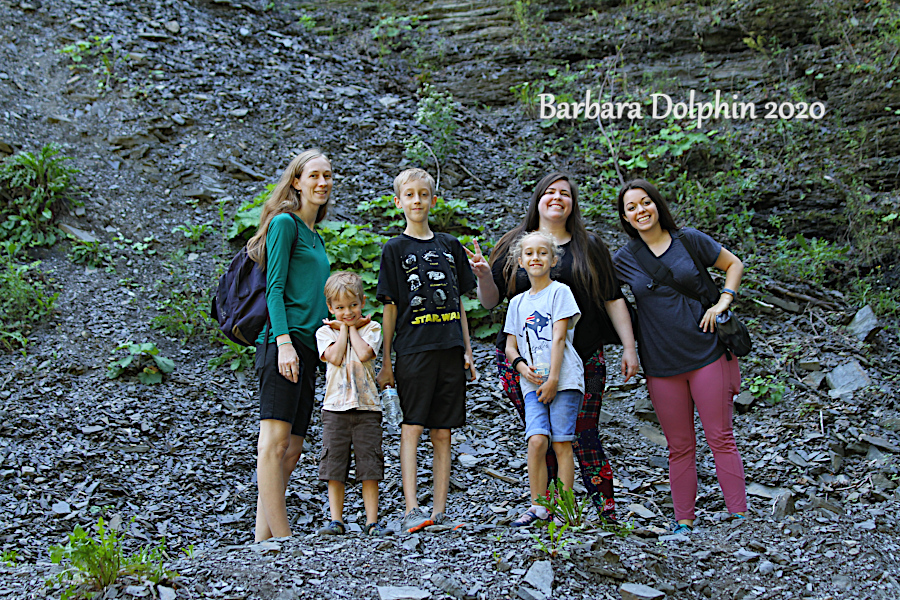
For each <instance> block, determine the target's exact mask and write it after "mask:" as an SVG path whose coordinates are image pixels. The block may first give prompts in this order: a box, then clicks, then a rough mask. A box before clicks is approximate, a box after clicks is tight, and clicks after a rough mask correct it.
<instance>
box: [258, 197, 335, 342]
mask: <svg viewBox="0 0 900 600" xmlns="http://www.w3.org/2000/svg"><path fill="white" fill-rule="evenodd" d="M294 232H296V234H295V233H294ZM295 235H296V236H299V237H298V238H297V245H296V247H295V248H294V254H293V255H290V254H291V244H293V242H294V237H295ZM330 273H331V266H330V265H329V264H328V256H327V255H326V254H325V243H324V242H323V241H322V238H321V236H319V234H318V233H316V232H315V231H310V229H309V227H307V226H306V225H305V224H304V223H303V222H302V221H300V220H299V219H296V218H295V217H294V216H293V215H291V214H288V213H284V214H280V215H277V216H276V217H274V218H273V219H272V220H271V221H270V222H269V230H268V232H267V233H266V305H267V306H268V307H269V317H270V318H271V320H272V329H271V332H270V334H269V342H270V343H271V342H274V341H275V338H276V337H277V336H279V335H283V334H285V333H291V334H294V335H296V336H297V337H299V338H300V339H301V340H302V341H303V343H304V344H306V345H307V346H308V347H309V348H312V349H315V348H316V329H318V328H319V327H321V326H322V319H324V318H326V317H328V306H327V305H326V304H325V281H326V280H327V279H328V276H329V275H330ZM263 331H265V330H263ZM262 337H263V334H262V333H260V335H259V338H258V339H257V340H256V342H257V343H262Z"/></svg>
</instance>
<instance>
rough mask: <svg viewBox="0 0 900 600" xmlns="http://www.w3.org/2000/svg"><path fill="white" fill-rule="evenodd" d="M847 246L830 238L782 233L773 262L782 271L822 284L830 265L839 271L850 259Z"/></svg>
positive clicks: (803, 279)
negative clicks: (807, 237)
mask: <svg viewBox="0 0 900 600" xmlns="http://www.w3.org/2000/svg"><path fill="white" fill-rule="evenodd" d="M846 254H847V248H846V247H842V246H837V245H835V244H832V243H830V242H828V241H827V240H823V239H817V238H813V239H811V240H807V239H806V238H804V237H803V236H802V235H800V234H799V233H798V234H797V235H796V236H794V238H793V239H788V238H784V237H780V238H779V239H778V241H777V242H776V243H775V248H774V252H773V262H774V264H775V267H776V268H777V269H778V271H779V272H780V273H781V274H782V275H784V276H787V277H793V278H795V279H798V280H800V281H805V282H807V283H810V284H812V285H822V284H823V283H825V282H826V280H827V279H828V277H829V273H828V271H829V269H831V270H832V271H837V269H838V268H839V266H838V265H839V263H843V262H844V261H845V259H846V257H845V255H846Z"/></svg>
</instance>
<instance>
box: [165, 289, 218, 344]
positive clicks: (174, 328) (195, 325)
mask: <svg viewBox="0 0 900 600" xmlns="http://www.w3.org/2000/svg"><path fill="white" fill-rule="evenodd" d="M208 306H209V296H208V295H206V296H204V295H203V294H196V293H193V292H191V291H190V290H172V292H171V295H170V296H169V298H167V299H165V300H163V301H161V302H160V303H159V304H157V306H156V309H157V310H159V311H161V313H162V314H159V315H157V316H155V317H153V318H152V319H150V326H151V327H153V328H154V329H160V330H162V331H163V332H164V333H165V334H166V335H170V336H175V337H178V339H179V341H180V342H181V344H182V345H184V344H185V343H186V342H187V341H188V340H189V339H190V338H192V337H194V336H196V335H202V334H204V333H208V332H210V331H211V330H212V329H213V326H214V325H215V323H214V321H213V320H212V317H210V316H209V308H208Z"/></svg>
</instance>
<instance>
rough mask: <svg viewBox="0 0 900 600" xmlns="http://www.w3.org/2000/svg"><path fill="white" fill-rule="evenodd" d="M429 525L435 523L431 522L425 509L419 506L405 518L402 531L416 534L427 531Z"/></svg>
mask: <svg viewBox="0 0 900 600" xmlns="http://www.w3.org/2000/svg"><path fill="white" fill-rule="evenodd" d="M429 525H434V521H432V520H431V518H430V517H429V516H428V513H427V512H425V509H424V508H422V507H420V506H417V507H416V508H414V509H412V510H411V511H409V512H408V513H406V516H405V517H403V521H402V522H401V524H400V529H402V530H403V531H405V532H406V533H415V532H417V531H421V530H422V529H425V528H426V527H428V526H429Z"/></svg>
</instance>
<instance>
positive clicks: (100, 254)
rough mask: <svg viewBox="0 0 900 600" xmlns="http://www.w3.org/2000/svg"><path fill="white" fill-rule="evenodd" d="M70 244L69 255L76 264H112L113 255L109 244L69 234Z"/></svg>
mask: <svg viewBox="0 0 900 600" xmlns="http://www.w3.org/2000/svg"><path fill="white" fill-rule="evenodd" d="M69 240H70V241H71V243H72V245H71V246H70V247H69V257H70V258H71V259H72V262H73V263H75V264H78V265H82V264H83V265H87V266H89V267H91V268H94V269H98V268H100V267H110V266H112V262H113V256H112V253H111V252H110V250H109V244H104V243H103V242H100V241H98V240H94V241H90V242H89V241H86V240H79V239H77V238H75V237H73V236H69Z"/></svg>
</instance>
